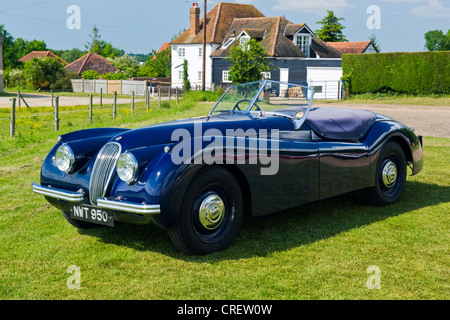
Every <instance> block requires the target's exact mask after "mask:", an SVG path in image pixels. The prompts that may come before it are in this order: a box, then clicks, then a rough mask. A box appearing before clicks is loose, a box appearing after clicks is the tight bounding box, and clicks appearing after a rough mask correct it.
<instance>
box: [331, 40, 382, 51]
mask: <svg viewBox="0 0 450 320" xmlns="http://www.w3.org/2000/svg"><path fill="white" fill-rule="evenodd" d="M327 44H328V45H330V46H332V47H333V48H335V49H336V50H338V51H339V52H341V53H342V54H344V53H378V50H377V48H376V47H375V46H374V45H373V43H372V41H354V42H327Z"/></svg>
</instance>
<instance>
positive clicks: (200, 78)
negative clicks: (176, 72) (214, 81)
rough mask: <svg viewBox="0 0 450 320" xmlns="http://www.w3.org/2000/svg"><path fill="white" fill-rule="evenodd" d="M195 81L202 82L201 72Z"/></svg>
mask: <svg viewBox="0 0 450 320" xmlns="http://www.w3.org/2000/svg"><path fill="white" fill-rule="evenodd" d="M197 80H198V81H202V80H203V79H202V72H201V71H199V72H198V78H197Z"/></svg>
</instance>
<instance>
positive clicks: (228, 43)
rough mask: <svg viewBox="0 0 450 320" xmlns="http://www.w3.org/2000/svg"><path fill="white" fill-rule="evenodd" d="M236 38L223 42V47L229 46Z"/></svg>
mask: <svg viewBox="0 0 450 320" xmlns="http://www.w3.org/2000/svg"><path fill="white" fill-rule="evenodd" d="M234 40H235V38H230V39H228V41H227V42H225V43H224V44H223V47H224V48H228V47H229V46H230V45H231V44H232V43H233V42H234Z"/></svg>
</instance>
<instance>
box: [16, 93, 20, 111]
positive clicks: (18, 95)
mask: <svg viewBox="0 0 450 320" xmlns="http://www.w3.org/2000/svg"><path fill="white" fill-rule="evenodd" d="M17 102H18V106H19V108H20V90H17Z"/></svg>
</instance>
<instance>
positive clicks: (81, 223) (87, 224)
mask: <svg viewBox="0 0 450 320" xmlns="http://www.w3.org/2000/svg"><path fill="white" fill-rule="evenodd" d="M61 212H62V214H63V216H64V218H66V220H67V221H68V222H69V223H70V224H71V225H72V226H74V227H75V228H78V229H94V228H99V227H101V225H99V224H95V223H90V222H87V221H81V220H76V219H72V218H71V217H70V213H69V212H67V211H61Z"/></svg>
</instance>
